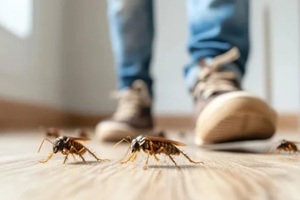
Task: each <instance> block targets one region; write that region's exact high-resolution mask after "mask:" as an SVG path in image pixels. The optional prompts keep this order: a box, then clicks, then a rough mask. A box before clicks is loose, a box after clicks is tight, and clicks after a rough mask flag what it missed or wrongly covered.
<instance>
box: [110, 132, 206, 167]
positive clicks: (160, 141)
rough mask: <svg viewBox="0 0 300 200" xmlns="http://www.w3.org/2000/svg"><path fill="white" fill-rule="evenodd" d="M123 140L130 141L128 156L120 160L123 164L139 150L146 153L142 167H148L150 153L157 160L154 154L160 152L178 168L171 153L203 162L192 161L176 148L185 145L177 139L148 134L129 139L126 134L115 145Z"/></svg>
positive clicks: (134, 157) (133, 159) (130, 159)
mask: <svg viewBox="0 0 300 200" xmlns="http://www.w3.org/2000/svg"><path fill="white" fill-rule="evenodd" d="M123 141H127V142H129V143H131V146H130V148H131V154H130V155H129V157H128V158H127V159H126V160H124V161H122V162H121V164H125V163H127V162H129V161H131V162H134V161H135V159H136V158H137V156H138V154H139V152H140V150H143V151H144V152H145V153H146V154H147V159H146V163H145V166H144V169H147V168H148V160H149V156H150V155H151V156H153V157H154V158H155V160H156V161H159V159H158V157H157V156H156V154H161V153H163V154H165V155H167V156H168V157H169V158H170V159H171V161H172V162H173V163H174V164H175V166H176V167H178V168H180V167H179V166H178V165H177V163H176V162H175V160H174V158H173V157H172V155H180V154H182V155H183V156H184V157H186V158H187V159H188V160H189V161H190V162H191V163H194V164H204V163H203V162H196V161H193V160H192V159H191V158H190V157H189V156H187V155H186V154H185V153H184V152H183V151H181V150H180V149H178V148H177V146H185V144H184V143H181V142H178V141H174V140H168V139H164V138H159V137H148V136H143V135H140V136H138V137H136V138H135V139H133V140H132V141H131V138H130V137H129V136H128V137H127V138H124V139H122V140H121V141H119V142H118V143H117V144H116V145H118V144H120V143H121V142H123ZM116 145H115V146H116ZM128 150H129V149H128ZM127 152H128V151H127ZM126 155H127V153H126ZM126 155H125V157H126Z"/></svg>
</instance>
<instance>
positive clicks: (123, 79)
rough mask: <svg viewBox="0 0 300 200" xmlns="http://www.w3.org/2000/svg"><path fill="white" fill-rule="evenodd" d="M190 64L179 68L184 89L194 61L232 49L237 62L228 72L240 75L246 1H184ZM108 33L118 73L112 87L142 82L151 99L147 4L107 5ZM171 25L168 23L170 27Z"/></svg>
mask: <svg viewBox="0 0 300 200" xmlns="http://www.w3.org/2000/svg"><path fill="white" fill-rule="evenodd" d="M187 9H188V22H189V29H190V35H189V40H188V45H187V48H188V52H189V54H190V56H191V61H190V63H189V64H188V65H187V66H186V67H185V69H184V76H185V79H186V82H187V85H188V87H189V88H192V87H193V82H194V80H195V79H196V76H197V74H198V71H199V69H200V68H199V64H198V62H199V60H201V59H204V58H213V57H215V56H218V55H220V54H222V53H224V52H226V51H228V50H229V49H231V48H232V47H233V46H236V47H238V49H239V50H240V53H241V56H240V58H239V59H238V60H237V61H236V62H235V63H233V64H232V66H231V67H233V68H235V69H234V70H236V71H238V72H239V73H240V74H241V75H243V74H244V72H245V63H246V60H247V57H248V51H249V37H248V36H249V34H248V15H249V10H248V9H249V2H248V0H187ZM108 16H109V20H110V32H111V39H112V44H113V51H114V55H115V62H116V68H117V72H118V88H119V89H122V88H127V87H129V86H130V85H131V84H132V82H133V81H134V80H137V79H142V80H144V81H145V82H146V84H147V85H148V88H149V90H150V93H151V94H152V81H153V80H152V78H151V75H150V72H149V69H150V61H151V57H152V44H153V38H154V21H153V1H152V0H108ZM170 23H172V22H170Z"/></svg>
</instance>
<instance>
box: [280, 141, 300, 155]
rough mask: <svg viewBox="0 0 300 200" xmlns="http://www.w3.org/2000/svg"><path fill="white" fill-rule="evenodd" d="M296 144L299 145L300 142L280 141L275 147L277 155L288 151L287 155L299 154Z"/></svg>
mask: <svg viewBox="0 0 300 200" xmlns="http://www.w3.org/2000/svg"><path fill="white" fill-rule="evenodd" d="M296 144H300V142H294V141H288V140H284V139H283V140H281V141H280V144H279V145H278V146H277V148H276V150H277V154H279V153H280V152H281V151H288V152H289V153H296V152H299V150H298V147H297V145H296Z"/></svg>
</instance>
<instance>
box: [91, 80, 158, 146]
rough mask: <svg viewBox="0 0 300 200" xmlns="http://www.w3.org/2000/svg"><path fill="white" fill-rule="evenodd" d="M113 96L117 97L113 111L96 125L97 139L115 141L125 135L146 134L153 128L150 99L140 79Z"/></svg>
mask: <svg viewBox="0 0 300 200" xmlns="http://www.w3.org/2000/svg"><path fill="white" fill-rule="evenodd" d="M115 97H116V98H118V99H119V103H118V107H117V109H116V111H115V113H114V114H113V116H112V117H111V118H109V119H107V120H104V121H102V122H99V124H98V125H97V126H96V130H95V134H96V137H97V138H98V140H100V141H111V142H115V141H118V140H121V139H122V138H124V137H127V136H130V137H132V138H133V137H136V136H138V135H140V134H147V133H148V132H150V131H151V130H152V129H153V119H152V115H151V104H152V101H151V98H150V95H149V92H148V89H147V86H146V84H145V83H144V82H143V81H142V80H137V81H135V82H133V84H132V86H131V87H130V88H129V89H127V90H122V91H118V92H116V93H115Z"/></svg>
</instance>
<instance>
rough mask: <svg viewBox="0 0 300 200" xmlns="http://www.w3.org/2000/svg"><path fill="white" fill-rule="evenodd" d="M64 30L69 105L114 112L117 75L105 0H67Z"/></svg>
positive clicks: (82, 110)
mask: <svg viewBox="0 0 300 200" xmlns="http://www.w3.org/2000/svg"><path fill="white" fill-rule="evenodd" d="M63 30H64V37H63V41H64V43H63V44H64V54H63V63H64V77H63V79H64V96H63V98H64V99H65V106H66V108H67V109H69V110H73V111H76V112H80V113H87V114H90V113H91V114H99V113H101V112H103V113H108V112H111V111H112V110H113V108H114V104H113V102H112V101H111V99H110V98H109V94H110V91H111V90H113V89H115V76H114V69H113V57H112V54H111V48H110V40H109V35H108V24H107V19H106V3H105V1H99V0H86V1H82V0H72V1H66V2H65V4H64V23H63Z"/></svg>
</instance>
